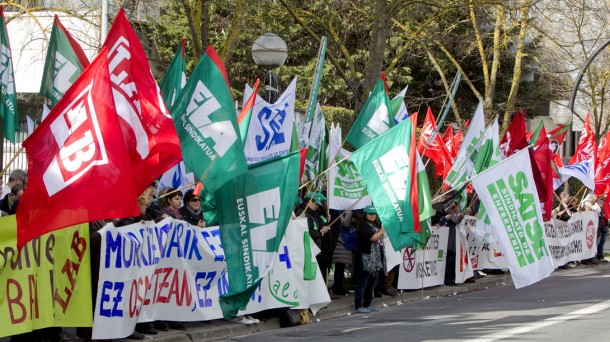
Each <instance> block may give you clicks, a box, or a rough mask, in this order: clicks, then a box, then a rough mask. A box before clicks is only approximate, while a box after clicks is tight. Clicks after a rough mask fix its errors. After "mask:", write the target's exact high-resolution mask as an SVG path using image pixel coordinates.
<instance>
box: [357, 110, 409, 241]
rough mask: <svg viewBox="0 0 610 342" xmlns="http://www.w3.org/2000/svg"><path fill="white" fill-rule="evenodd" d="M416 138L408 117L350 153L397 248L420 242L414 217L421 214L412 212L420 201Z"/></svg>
mask: <svg viewBox="0 0 610 342" xmlns="http://www.w3.org/2000/svg"><path fill="white" fill-rule="evenodd" d="M414 138H415V137H414V134H413V126H412V125H411V120H405V121H403V122H402V123H400V124H398V125H397V126H396V127H394V128H392V129H390V130H389V131H387V132H386V133H385V134H382V135H381V136H379V137H378V138H377V139H375V140H373V141H371V142H370V143H368V144H366V145H364V146H363V147H361V148H359V149H358V150H357V151H356V152H354V153H352V156H351V158H352V161H353V162H354V165H356V168H358V170H359V171H360V173H361V174H362V179H364V182H365V184H366V188H367V191H368V192H369V195H370V196H371V200H372V201H373V204H374V205H375V208H376V209H377V215H378V216H379V219H380V220H381V222H382V223H383V225H384V227H385V230H386V232H387V234H388V237H389V238H390V241H391V242H392V247H394V249H395V250H399V249H402V248H405V247H407V246H414V245H416V244H417V243H419V242H420V241H419V231H420V229H419V226H420V224H419V220H417V222H416V220H415V219H416V218H417V216H418V214H419V213H414V212H413V211H414V210H413V208H416V207H417V205H418V204H417V203H416V202H414V198H412V194H413V190H414V186H416V185H415V184H413V182H415V181H416V180H415V179H414V178H415V175H416V170H417V164H416V163H417V162H416V158H415V143H414V141H415V139H414ZM415 192H416V191H415ZM415 196H417V195H415ZM415 201H417V199H415ZM416 210H417V209H416Z"/></svg>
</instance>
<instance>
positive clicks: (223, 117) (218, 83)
mask: <svg viewBox="0 0 610 342" xmlns="http://www.w3.org/2000/svg"><path fill="white" fill-rule="evenodd" d="M229 89H230V88H229V84H228V78H227V77H226V71H225V68H224V65H223V64H222V61H221V59H220V57H219V56H218V54H217V53H216V51H215V50H214V48H213V47H212V46H210V47H209V48H208V50H207V51H206V53H205V55H204V56H203V57H202V58H201V60H200V61H199V64H198V65H197V67H196V68H195V70H194V71H193V74H192V76H191V78H190V79H189V80H188V82H187V83H186V86H185V87H184V89H183V90H182V92H181V93H180V96H178V100H177V101H176V103H175V104H174V107H173V108H172V117H173V119H174V126H176V132H177V133H178V137H179V138H180V147H181V149H182V158H183V159H184V163H185V164H186V166H187V167H188V168H189V169H190V170H192V171H193V173H195V175H196V177H197V178H198V179H200V180H201V181H202V182H203V183H204V185H205V187H206V189H208V190H209V191H216V190H217V189H218V188H219V187H221V186H222V185H223V184H224V183H226V182H227V181H229V180H231V178H233V177H235V176H238V175H240V174H242V173H244V172H246V170H247V164H246V158H245V156H244V149H243V145H242V142H241V139H240V138H239V129H238V127H237V113H236V112H235V107H234V105H233V98H232V97H231V91H230V90H229Z"/></svg>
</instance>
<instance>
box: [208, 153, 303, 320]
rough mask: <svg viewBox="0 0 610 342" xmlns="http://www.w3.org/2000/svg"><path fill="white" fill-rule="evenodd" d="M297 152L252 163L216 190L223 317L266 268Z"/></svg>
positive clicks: (289, 201) (290, 195) (288, 205)
mask: <svg viewBox="0 0 610 342" xmlns="http://www.w3.org/2000/svg"><path fill="white" fill-rule="evenodd" d="M299 164H300V154H299V152H298V151H297V152H291V153H290V154H287V155H284V156H281V157H278V158H274V159H271V160H268V161H265V162H262V163H260V164H256V166H253V167H252V168H251V169H249V170H248V172H247V173H245V174H242V175H240V176H238V177H235V178H233V179H232V180H231V181H230V182H228V183H227V184H225V185H224V186H223V187H221V188H220V189H219V190H218V191H216V193H215V196H216V203H218V214H219V215H218V216H219V218H220V239H221V242H222V246H223V248H224V253H225V256H226V262H227V275H228V278H229V293H228V294H227V295H224V296H222V297H220V306H221V308H222V311H223V315H224V317H232V316H235V315H236V314H237V312H238V311H239V310H243V309H244V308H245V307H246V305H247V304H248V301H249V300H250V297H251V296H252V294H253V293H254V291H255V290H256V288H257V286H258V284H259V283H260V281H261V280H262V279H263V277H264V276H265V274H267V272H268V271H269V270H270V267H271V265H272V263H273V260H274V258H275V257H276V255H277V252H278V248H279V245H280V241H281V240H282V237H283V236H284V232H285V231H286V227H287V225H288V222H289V221H290V215H291V214H292V209H293V204H294V198H295V196H296V195H297V192H298V186H299V167H300V165H299Z"/></svg>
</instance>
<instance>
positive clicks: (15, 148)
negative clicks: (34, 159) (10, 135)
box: [2, 120, 28, 184]
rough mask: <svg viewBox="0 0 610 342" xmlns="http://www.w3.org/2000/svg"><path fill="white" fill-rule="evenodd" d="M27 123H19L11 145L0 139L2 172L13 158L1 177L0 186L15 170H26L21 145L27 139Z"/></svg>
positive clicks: (24, 156) (26, 161) (26, 163)
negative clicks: (0, 143) (0, 182)
mask: <svg viewBox="0 0 610 342" xmlns="http://www.w3.org/2000/svg"><path fill="white" fill-rule="evenodd" d="M27 131H28V130H27V122H25V121H21V120H20V121H19V131H18V132H16V133H15V143H14V144H13V143H11V142H10V141H8V140H7V139H2V140H3V141H2V144H3V146H2V151H3V154H2V170H4V168H5V167H6V165H8V163H9V162H10V161H11V160H13V158H15V160H14V161H13V162H12V163H11V165H10V166H9V168H8V170H6V172H5V173H4V174H3V175H2V184H6V182H8V176H9V174H10V173H11V171H13V170H15V169H22V170H27V169H28V160H27V158H26V155H25V150H22V149H21V143H22V142H23V141H24V140H25V138H27V135H28V133H27Z"/></svg>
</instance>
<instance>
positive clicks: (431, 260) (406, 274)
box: [398, 226, 449, 290]
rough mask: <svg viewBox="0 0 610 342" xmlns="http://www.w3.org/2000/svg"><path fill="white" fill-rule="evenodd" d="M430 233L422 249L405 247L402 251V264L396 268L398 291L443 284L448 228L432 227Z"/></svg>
mask: <svg viewBox="0 0 610 342" xmlns="http://www.w3.org/2000/svg"><path fill="white" fill-rule="evenodd" d="M430 233H431V234H432V235H431V236H430V238H429V239H428V244H426V247H424V248H423V249H418V250H416V249H415V247H407V248H405V249H403V250H402V255H403V262H402V265H401V266H400V267H399V268H398V269H399V271H398V288H399V289H403V290H413V289H420V288H422V287H429V286H436V285H441V284H444V283H445V265H446V264H447V262H446V260H447V242H448V240H449V228H448V227H441V226H432V227H430ZM422 279H423V282H422Z"/></svg>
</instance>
